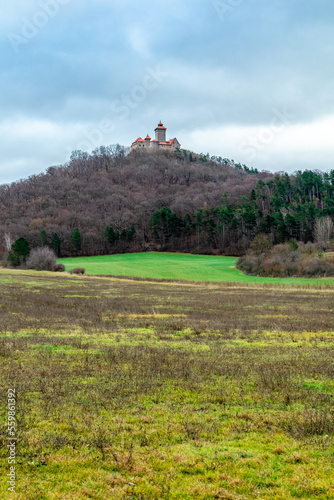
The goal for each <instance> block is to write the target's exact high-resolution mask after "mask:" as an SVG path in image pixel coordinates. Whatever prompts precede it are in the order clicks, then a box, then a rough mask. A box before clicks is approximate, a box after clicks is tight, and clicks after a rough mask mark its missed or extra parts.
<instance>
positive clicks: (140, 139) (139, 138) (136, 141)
mask: <svg viewBox="0 0 334 500" xmlns="http://www.w3.org/2000/svg"><path fill="white" fill-rule="evenodd" d="M138 142H145V141H144V139H142V138H141V137H138V139H136V140H135V142H133V143H132V144H138Z"/></svg>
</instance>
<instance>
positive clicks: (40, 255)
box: [27, 247, 57, 271]
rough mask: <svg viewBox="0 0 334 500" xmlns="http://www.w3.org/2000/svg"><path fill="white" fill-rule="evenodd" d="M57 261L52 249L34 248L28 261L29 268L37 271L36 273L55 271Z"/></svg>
mask: <svg viewBox="0 0 334 500" xmlns="http://www.w3.org/2000/svg"><path fill="white" fill-rule="evenodd" d="M56 260H57V257H56V254H55V253H54V251H53V250H51V248H48V247H42V248H34V249H33V250H32V251H31V253H30V255H29V258H28V260H27V268H28V269H36V271H53V270H54V268H55V266H56Z"/></svg>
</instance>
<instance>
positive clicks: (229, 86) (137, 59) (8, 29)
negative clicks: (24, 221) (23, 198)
mask: <svg viewBox="0 0 334 500" xmlns="http://www.w3.org/2000/svg"><path fill="white" fill-rule="evenodd" d="M0 7H2V8H1V15H0V28H1V45H0V47H1V48H0V68H1V80H0V81H1V93H0V103H1V104H0V184H1V183H7V182H11V181H14V180H18V179H21V178H25V177H28V176H29V175H33V174H37V173H40V172H42V171H43V170H45V169H46V168H47V167H48V166H50V165H59V164H63V163H65V162H66V161H68V160H69V157H70V154H71V151H73V150H76V149H81V150H84V151H88V152H91V151H92V150H93V149H95V148H96V147H98V146H100V145H102V144H103V145H109V144H115V143H120V144H123V145H126V146H129V145H130V144H131V143H132V142H133V141H134V140H135V139H136V138H137V137H139V136H145V135H146V134H147V133H149V134H150V135H151V137H152V136H153V134H154V128H155V127H156V126H157V123H158V122H159V121H160V120H162V121H163V123H164V125H165V126H166V127H167V136H168V138H173V137H177V138H178V140H179V141H180V142H181V145H182V147H183V148H186V149H190V150H193V151H195V152H198V153H200V152H204V153H207V152H209V153H210V154H211V155H217V156H222V157H224V158H230V159H234V160H235V161H240V162H241V163H245V164H247V165H248V166H253V167H257V168H259V169H260V170H270V171H273V172H275V171H281V170H284V171H288V172H293V171H296V170H299V169H301V170H304V169H320V170H324V171H326V170H329V169H334V141H333V133H334V97H333V96H334V65H333V60H334V26H333V24H334V2H333V0H307V1H302V0H215V1H214V0H169V1H168V2H157V1H156V0H154V1H152V0H143V1H141V2H138V1H134V0H94V2H92V1H88V0H29V1H27V0H12V1H11V2H10V3H9V2H5V0H0Z"/></svg>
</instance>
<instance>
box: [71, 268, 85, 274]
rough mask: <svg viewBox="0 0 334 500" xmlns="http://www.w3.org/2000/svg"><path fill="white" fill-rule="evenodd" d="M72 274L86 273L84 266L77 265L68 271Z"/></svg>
mask: <svg viewBox="0 0 334 500" xmlns="http://www.w3.org/2000/svg"><path fill="white" fill-rule="evenodd" d="M68 272H69V273H70V274H85V269H84V268H83V267H75V268H74V269H70V270H69V271H68Z"/></svg>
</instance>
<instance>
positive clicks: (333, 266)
mask: <svg viewBox="0 0 334 500" xmlns="http://www.w3.org/2000/svg"><path fill="white" fill-rule="evenodd" d="M261 250H262V249H261ZM237 268H238V269H240V270H241V271H243V272H244V273H245V274H250V275H253V276H273V277H278V278H280V277H285V276H296V277H305V278H311V277H322V276H327V277H328V276H334V259H333V258H331V256H326V254H324V255H323V254H319V245H314V244H312V243H307V244H306V245H304V244H303V243H299V244H297V243H296V242H295V241H292V242H290V243H285V244H281V245H276V246H274V247H272V248H271V249H270V250H268V251H267V252H266V253H262V252H261V253H258V254H255V253H254V250H253V249H252V248H251V249H250V250H249V251H248V252H247V254H246V255H245V256H244V257H241V258H240V259H239V260H238V261H237Z"/></svg>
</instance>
